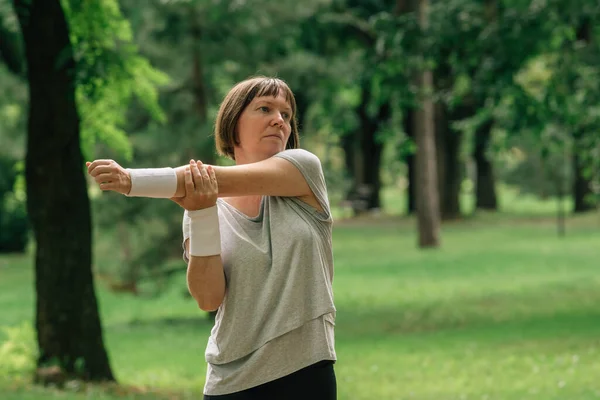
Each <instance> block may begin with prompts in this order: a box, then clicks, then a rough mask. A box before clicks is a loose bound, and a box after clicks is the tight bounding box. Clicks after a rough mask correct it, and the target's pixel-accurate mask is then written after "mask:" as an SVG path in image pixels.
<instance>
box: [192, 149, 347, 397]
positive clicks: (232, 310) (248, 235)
mask: <svg viewBox="0 0 600 400" xmlns="http://www.w3.org/2000/svg"><path fill="white" fill-rule="evenodd" d="M275 157H281V158H283V159H286V160H288V161H290V162H291V163H292V164H294V165H295V166H296V167H297V168H298V170H299V171H300V172H301V173H302V175H303V176H304V178H305V179H306V181H307V183H308V185H309V186H310V188H311V190H312V191H313V193H314V194H315V197H316V198H317V200H318V201H319V204H320V205H321V207H322V208H323V210H324V211H323V212H321V211H318V210H316V209H315V208H314V207H312V206H310V205H308V204H306V203H304V202H303V201H301V200H299V199H298V198H294V197H276V196H264V197H263V198H262V201H261V205H260V211H259V215H258V216H257V217H255V218H249V217H248V216H246V215H244V214H242V213H241V212H239V211H238V210H237V209H235V208H234V207H233V206H231V205H229V204H228V203H226V202H225V201H223V200H221V199H219V200H218V201H217V206H218V210H219V224H220V225H219V226H220V230H221V248H222V253H221V258H222V260H223V268H224V271H225V277H226V293H225V298H224V300H223V303H222V305H221V306H220V307H219V310H218V311H217V316H216V320H215V325H214V327H213V329H212V331H211V335H210V337H209V339H208V345H207V348H206V352H205V356H206V361H207V362H208V363H209V365H208V371H207V381H206V385H205V394H209V395H219V394H227V393H232V392H235V391H240V390H244V389H246V388H248V387H252V386H255V385H257V384H261V383H264V382H268V381H269V380H273V379H277V378H279V377H281V376H283V375H282V374H288V373H291V372H294V371H295V370H297V369H300V368H302V367H305V366H307V365H309V364H310V363H313V362H316V361H319V360H323V359H335V350H334V345H333V325H334V319H335V307H334V304H333V290H332V280H333V255H332V243H331V228H332V218H331V213H330V209H329V201H328V197H327V188H326V185H325V179H324V176H323V171H322V168H321V163H320V161H319V159H318V158H317V157H316V156H315V155H314V154H312V153H309V152H308V151H306V150H302V149H293V150H285V151H283V152H280V153H278V154H276V155H275ZM184 241H185V238H184ZM286 343H287V344H286ZM299 348H303V350H302V351H303V352H302V353H301V354H300V353H298V349H299ZM286 353H287V354H286ZM265 365H266V366H265ZM258 370H260V371H261V373H260V374H259V375H257V373H256V372H257V371H258Z"/></svg>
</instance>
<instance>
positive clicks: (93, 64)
mask: <svg viewBox="0 0 600 400" xmlns="http://www.w3.org/2000/svg"><path fill="white" fill-rule="evenodd" d="M62 5H63V9H64V10H65V14H66V16H67V19H68V21H69V28H70V34H71V42H72V44H73V47H74V56H75V60H76V63H77V105H78V108H79V114H80V116H81V137H82V148H83V151H84V154H85V155H86V157H87V158H91V157H92V156H93V154H94V146H95V143H96V141H97V140H99V141H100V142H101V143H104V144H106V145H107V146H108V147H109V148H111V149H113V150H114V151H116V152H117V153H119V154H121V155H122V156H123V157H125V159H127V160H131V158H132V156H133V148H132V146H131V144H130V142H129V140H128V139H127V134H126V133H125V131H124V129H123V127H124V125H125V123H126V117H127V114H126V112H127V107H128V105H129V103H130V102H131V100H132V98H134V97H135V98H137V99H138V100H139V101H140V102H141V104H143V106H144V107H145V110H146V111H147V112H148V113H149V114H150V116H151V117H152V118H154V119H156V120H157V121H161V122H164V120H165V115H164V113H163V112H162V110H161V108H160V106H159V104H158V94H157V90H156V87H157V86H159V85H165V84H166V83H167V82H168V78H167V76H166V75H165V74H164V73H162V72H160V71H158V70H157V69H156V68H154V67H152V66H151V65H150V63H149V62H148V61H147V60H146V59H145V58H143V57H142V56H140V55H139V52H138V50H137V46H136V45H135V44H134V42H133V36H132V32H131V26H130V24H129V22H128V21H127V20H126V19H125V18H124V17H123V16H122V14H121V11H120V9H119V4H118V2H117V1H116V0H92V1H82V0H63V1H62Z"/></svg>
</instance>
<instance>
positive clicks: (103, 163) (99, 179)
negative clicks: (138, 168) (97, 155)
mask: <svg viewBox="0 0 600 400" xmlns="http://www.w3.org/2000/svg"><path fill="white" fill-rule="evenodd" d="M85 165H86V166H87V167H88V174H89V175H90V176H92V177H93V178H94V180H95V181H96V183H97V184H98V187H100V189H101V190H103V191H107V190H112V191H113V192H117V193H121V194H129V192H130V191H131V176H130V175H129V172H127V170H126V169H125V168H123V167H121V166H120V165H119V164H117V162H116V161H114V160H94V161H93V162H86V163H85Z"/></svg>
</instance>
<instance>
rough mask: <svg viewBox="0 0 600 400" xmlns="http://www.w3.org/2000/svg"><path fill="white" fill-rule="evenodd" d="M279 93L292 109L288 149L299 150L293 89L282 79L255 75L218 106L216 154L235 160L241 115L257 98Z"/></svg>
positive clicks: (241, 83) (228, 94)
mask: <svg viewBox="0 0 600 400" xmlns="http://www.w3.org/2000/svg"><path fill="white" fill-rule="evenodd" d="M280 94H282V95H284V96H285V100H286V101H287V102H288V103H289V104H290V107H291V108H292V117H291V120H290V125H291V128H292V132H291V134H290V138H289V139H288V142H287V143H286V145H285V148H286V149H297V148H298V146H299V145H300V135H299V133H298V122H297V120H296V99H295V98H294V94H293V93H292V91H291V89H290V88H289V86H288V85H287V83H285V82H284V81H282V80H281V79H278V78H268V77H265V76H256V77H252V78H249V79H246V80H244V81H242V82H240V83H238V84H236V85H235V86H234V87H233V88H232V89H231V90H230V91H229V93H227V96H225V99H224V100H223V102H222V103H221V107H219V113H218V114H217V120H216V122H215V144H216V147H217V152H218V153H219V154H220V155H222V156H226V157H229V158H231V159H232V160H235V155H234V152H233V149H234V147H235V145H237V144H239V140H238V136H237V132H236V127H237V123H238V120H239V119H240V115H241V114H242V112H243V111H244V109H245V108H246V106H248V104H250V102H251V101H252V100H254V98H255V97H262V96H273V97H277V96H279V95H280Z"/></svg>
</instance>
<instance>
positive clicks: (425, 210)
mask: <svg viewBox="0 0 600 400" xmlns="http://www.w3.org/2000/svg"><path fill="white" fill-rule="evenodd" d="M428 14H429V0H420V1H419V23H420V26H421V29H423V30H427V29H429V15H428ZM417 79H418V87H419V89H420V96H421V99H420V100H421V101H420V106H421V107H420V109H419V110H417V112H416V115H415V134H416V141H417V154H416V166H417V182H418V183H419V185H418V186H417V220H418V226H419V247H422V248H423V247H439V245H440V201H439V193H438V178H437V160H436V147H435V121H434V118H435V111H434V104H433V99H432V98H431V90H432V89H433V73H432V72H431V71H430V70H424V71H423V72H421V73H420V74H419V76H418V78H417Z"/></svg>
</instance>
